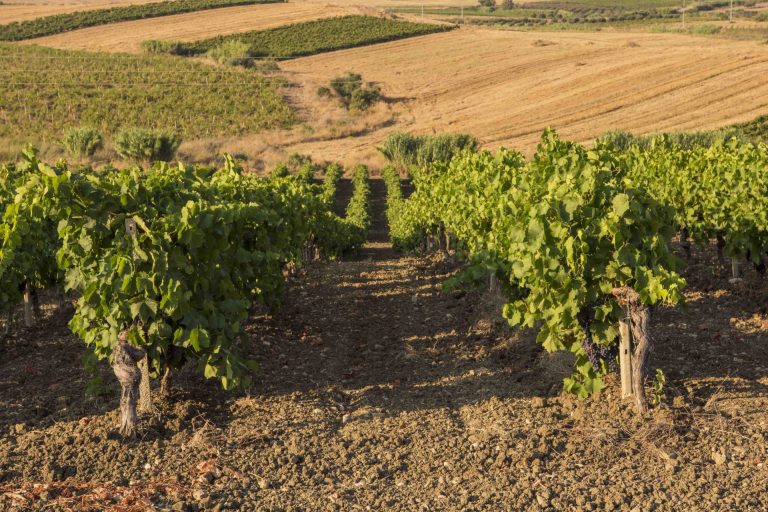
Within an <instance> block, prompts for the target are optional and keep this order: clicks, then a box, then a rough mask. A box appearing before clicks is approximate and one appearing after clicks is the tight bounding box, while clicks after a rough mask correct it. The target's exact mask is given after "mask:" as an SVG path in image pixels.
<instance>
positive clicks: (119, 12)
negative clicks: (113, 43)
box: [0, 0, 285, 41]
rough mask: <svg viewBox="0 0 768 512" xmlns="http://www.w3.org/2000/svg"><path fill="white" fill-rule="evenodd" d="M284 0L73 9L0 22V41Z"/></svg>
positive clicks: (177, 0) (198, 0)
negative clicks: (50, 14)
mask: <svg viewBox="0 0 768 512" xmlns="http://www.w3.org/2000/svg"><path fill="white" fill-rule="evenodd" d="M283 1H285V0H172V1H165V2H153V3H149V4H141V5H127V6H124V7H110V8H108V9H96V10H92V11H76V12H70V13H66V14H56V15H53V16H45V17H42V18H36V19H34V20H29V21H22V22H14V23H9V24H7V25H0V41H21V40H24V39H34V38H36V37H43V36H50V35H53V34H60V33H62V32H69V31H71V30H77V29H81V28H86V27H95V26H97V25H106V24H108V23H116V22H119V21H131V20H139V19H144V18H156V17H159V16H169V15H171V14H183V13H185V12H195V11H203V10H206V9H219V8H222V7H235V6H238V5H252V4H271V3H280V2H283Z"/></svg>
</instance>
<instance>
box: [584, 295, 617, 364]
mask: <svg viewBox="0 0 768 512" xmlns="http://www.w3.org/2000/svg"><path fill="white" fill-rule="evenodd" d="M579 323H581V327H582V329H583V330H584V339H583V340H582V341H581V348H583V349H584V352H585V353H586V355H587V359H589V363H590V364H591V365H592V368H594V369H595V372H599V371H600V360H601V359H602V360H603V361H605V362H606V363H607V366H608V372H609V373H612V372H615V371H618V369H619V347H618V345H617V344H614V345H611V346H609V347H606V346H605V345H598V344H597V343H595V342H594V340H593V339H592V331H591V330H590V326H591V324H592V310H591V309H587V308H584V310H583V311H582V312H581V313H580V314H579Z"/></svg>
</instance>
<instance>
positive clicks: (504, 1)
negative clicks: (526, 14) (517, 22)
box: [501, 0, 515, 11]
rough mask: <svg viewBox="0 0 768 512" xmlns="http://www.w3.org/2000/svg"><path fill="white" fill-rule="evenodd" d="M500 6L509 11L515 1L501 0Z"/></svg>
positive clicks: (513, 6)
mask: <svg viewBox="0 0 768 512" xmlns="http://www.w3.org/2000/svg"><path fill="white" fill-rule="evenodd" d="M501 8H502V9H504V10H505V11H511V10H512V9H514V8H515V2H514V0H502V2H501Z"/></svg>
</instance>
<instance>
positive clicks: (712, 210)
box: [621, 137, 768, 270]
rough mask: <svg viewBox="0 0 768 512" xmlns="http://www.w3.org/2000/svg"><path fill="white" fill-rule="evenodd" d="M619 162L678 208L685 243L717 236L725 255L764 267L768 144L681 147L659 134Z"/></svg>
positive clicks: (677, 218) (767, 223) (643, 185)
mask: <svg viewBox="0 0 768 512" xmlns="http://www.w3.org/2000/svg"><path fill="white" fill-rule="evenodd" d="M621 166H622V168H624V169H625V170H626V172H627V174H628V175H629V176H631V178H632V180H633V182H634V183H635V184H636V185H637V186H639V187H641V188H644V189H645V190H647V191H648V192H649V193H650V194H651V195H652V196H653V197H655V198H656V199H658V200H659V201H661V202H663V203H665V204H668V205H670V206H672V207H673V208H674V209H675V226H676V229H678V230H679V231H680V232H681V234H682V238H683V241H684V242H685V243H686V244H685V245H684V247H686V248H687V247H688V245H687V241H688V238H689V237H690V238H692V239H693V241H695V242H697V243H698V244H705V243H709V241H710V240H712V239H715V238H716V239H717V240H718V248H719V249H720V251H721V255H722V254H723V253H724V254H725V255H727V256H729V257H731V258H734V259H737V260H739V259H747V260H750V261H752V262H753V263H754V264H756V265H757V266H758V268H759V269H761V270H762V269H764V259H765V258H766V256H768V173H766V168H767V167H768V146H765V145H762V144H757V145H756V144H752V143H747V142H741V141H738V140H735V139H733V140H729V141H727V142H724V143H716V144H714V145H712V146H710V147H694V148H691V149H683V148H680V147H679V146H678V145H676V144H674V143H672V142H671V141H670V140H669V139H668V138H667V137H659V138H657V139H654V140H653V141H652V142H651V145H650V147H649V148H647V149H641V148H639V147H630V148H629V149H628V150H627V151H626V152H625V153H623V154H622V155H621Z"/></svg>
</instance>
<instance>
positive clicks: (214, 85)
mask: <svg viewBox="0 0 768 512" xmlns="http://www.w3.org/2000/svg"><path fill="white" fill-rule="evenodd" d="M0 62H2V63H3V68H2V70H1V71H0V140H2V139H6V140H8V141H9V142H10V143H13V142H15V141H19V142H21V141H25V140H35V141H37V142H38V143H43V144H45V143H47V144H51V143H54V142H55V141H57V140H59V139H60V138H61V136H62V134H63V131H64V129H66V128H67V127H68V126H73V125H74V126H77V125H78V124H89V125H92V126H95V127H97V128H98V129H99V130H101V131H102V132H103V133H105V134H108V135H112V134H114V133H116V132H117V131H118V130H119V129H120V128H125V127H133V126H146V127H169V128H172V129H173V130H174V131H176V132H177V133H179V134H180V135H181V136H182V137H185V138H190V137H204V136H215V135H225V134H236V133H244V132H251V131H257V130H261V129H264V128H270V127H282V126H289V125H291V124H293V123H294V122H295V121H296V118H295V115H294V113H293V112H292V111H291V109H290V108H289V106H288V105H287V104H286V102H285V99H284V98H283V97H282V96H281V95H280V94H279V93H278V91H277V88H278V87H279V86H280V84H281V80H276V79H274V78H268V77H264V76H262V75H259V74H256V73H251V72H247V73H241V72H238V71H237V70H234V69H228V68H215V67H212V66H207V65H204V64H201V63H198V62H191V61H188V60H184V59H182V58H179V57H166V56H134V55H106V54H94V53H85V52H69V51H61V50H51V49H47V48H38V47H24V46H12V45H8V44H6V45H2V44H0ZM51 76H55V80H52V79H51V78H50V77H51ZM136 105H143V108H140V109H137V108H135V106H136ZM11 145H13V144H11ZM1 154H2V151H0V155H1ZM10 157H11V155H7V156H6V157H5V158H10Z"/></svg>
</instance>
